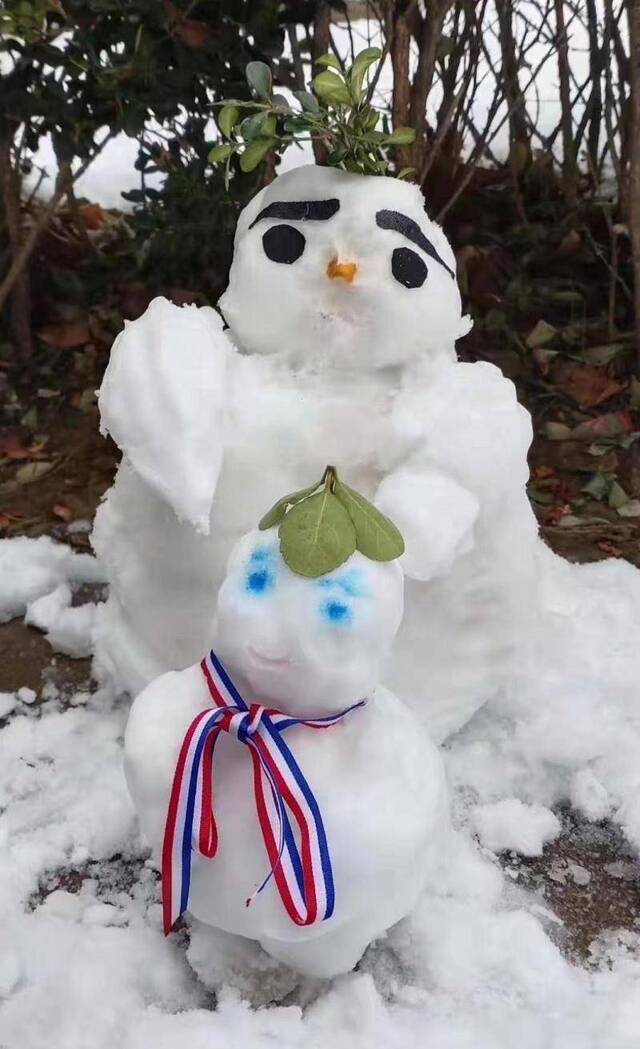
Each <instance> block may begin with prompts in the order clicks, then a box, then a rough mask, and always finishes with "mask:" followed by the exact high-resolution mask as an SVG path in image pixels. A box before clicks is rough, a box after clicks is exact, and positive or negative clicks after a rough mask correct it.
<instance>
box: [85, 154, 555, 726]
mask: <svg viewBox="0 0 640 1049" xmlns="http://www.w3.org/2000/svg"><path fill="white" fill-rule="evenodd" d="M219 308H220V311H221V315H220V314H218V313H217V312H215V311H214V310H213V309H210V308H206V307H205V308H200V309H198V308H196V307H185V308H182V309H180V308H178V307H175V306H173V305H171V304H170V303H169V302H167V301H166V300H164V299H156V300H154V301H153V302H152V303H151V305H150V307H149V309H148V310H147V312H146V313H145V314H144V316H143V317H141V318H140V319H139V320H137V321H135V322H133V323H130V324H128V325H127V326H126V327H125V329H124V331H123V332H122V333H121V334H120V336H119V337H118V339H117V340H116V342H115V344H114V347H113V350H112V354H111V360H110V363H109V366H108V369H107V372H106V375H105V378H104V382H103V385H102V388H101V391H100V400H99V403H100V411H101V418H102V428H103V431H104V432H108V433H109V434H110V435H111V436H112V437H113V439H114V440H115V441H116V443H117V444H118V445H119V447H120V448H121V449H122V452H123V460H122V464H121V466H120V468H119V471H118V475H117V478H116V481H115V484H114V486H113V488H112V489H111V491H110V492H109V493H108V496H107V498H106V500H105V502H104V503H103V505H102V507H101V508H100V510H99V512H98V515H97V518H96V524H95V530H94V535H93V543H94V546H95V549H96V551H97V553H98V555H99V556H100V558H101V559H102V561H103V562H104V564H105V566H106V570H107V574H108V576H109V581H110V594H109V600H108V602H107V603H106V606H104V607H103V608H102V609H101V613H100V617H99V620H98V626H97V635H96V667H97V670H98V673H99V674H100V676H102V677H103V678H104V677H105V676H107V677H109V678H110V679H111V681H112V682H114V683H115V684H116V686H117V687H120V688H123V689H126V690H128V691H130V692H131V693H132V694H134V695H135V694H136V693H137V692H138V691H140V689H141V688H142V687H144V686H145V685H146V684H148V682H149V681H151V680H152V679H153V678H154V677H156V676H157V675H158V674H159V673H162V672H164V671H166V670H170V669H181V668H184V667H188V666H190V665H191V664H193V663H194V662H195V661H196V660H197V659H198V658H199V656H200V654H201V652H202V651H204V650H206V648H207V647H208V644H209V641H210V637H211V631H212V624H213V619H214V613H215V602H216V594H217V591H218V588H219V586H220V584H221V582H222V579H223V575H224V566H225V563H226V560H227V557H228V554H229V551H230V550H231V549H232V547H233V546H234V544H235V542H237V540H238V538H239V537H240V536H241V535H242V534H244V533H245V532H246V531H247V530H248V529H249V528H250V527H251V526H252V524H253V522H255V520H256V518H257V517H258V516H259V514H260V513H261V512H263V510H264V507H265V506H266V505H268V504H269V503H270V502H272V501H273V500H274V499H275V498H276V497H277V496H278V494H280V493H282V492H283V491H285V492H292V491H294V490H296V489H298V488H301V487H303V486H304V484H305V483H307V479H308V477H309V476H310V475H311V476H313V475H314V474H316V473H318V472H319V471H320V470H321V468H322V466H323V464H324V462H326V459H327V458H329V459H330V460H331V461H332V462H334V463H335V464H336V465H337V466H338V467H339V468H340V467H343V466H348V475H349V480H350V482H351V483H353V484H354V485H355V486H356V487H357V488H358V489H359V490H361V491H363V492H364V493H365V494H366V495H367V496H368V497H370V498H375V500H376V503H377V505H378V506H379V507H380V508H381V509H382V510H383V511H384V512H386V513H389V514H390V516H392V517H393V518H394V520H395V521H396V522H397V524H398V526H399V527H400V529H401V531H402V532H403V535H404V538H405V543H406V552H405V555H404V557H403V570H404V573H405V576H406V587H405V617H404V622H403V625H402V628H401V630H400V634H399V637H398V641H397V645H396V647H395V654H394V658H393V659H392V661H391V664H390V666H389V669H388V671H387V676H386V678H385V683H386V684H388V685H389V687H392V688H393V689H394V690H395V691H396V692H397V693H398V695H399V696H400V697H401V698H402V699H403V700H405V701H406V702H407V703H408V704H409V705H410V706H411V707H412V709H413V710H414V711H416V712H417V713H418V714H419V716H420V717H421V719H422V720H423V721H424V722H425V723H426V724H427V726H428V727H429V730H430V733H431V735H432V736H433V738H435V739H436V740H441V739H443V738H444V737H445V736H446V735H447V734H449V733H450V732H452V731H454V730H455V729H457V728H458V727H459V726H460V725H462V724H463V723H464V722H465V721H466V720H467V719H468V718H469V717H470V716H471V714H472V713H473V712H474V711H475V710H476V709H477V708H478V707H479V706H480V705H481V704H482V703H484V702H485V701H486V700H488V699H489V698H491V697H492V696H494V695H497V694H499V693H500V692H501V690H503V689H504V687H505V685H506V683H507V682H508V680H509V677H510V674H511V668H512V666H513V659H514V654H515V653H516V652H517V651H518V648H519V646H520V645H521V643H522V640H523V638H524V637H525V636H526V634H527V631H528V628H529V619H530V616H531V614H532V610H533V608H534V606H535V599H534V597H533V596H532V595H534V593H535V589H536V585H537V572H536V546H537V540H536V535H537V529H536V523H535V519H534V517H533V514H532V513H531V510H530V508H529V505H528V501H527V498H526V494H525V481H526V478H527V464H526V451H527V447H528V444H529V441H530V438H531V424H530V419H529V416H528V414H527V412H526V411H525V410H524V409H523V408H522V407H521V406H520V405H519V404H518V403H517V400H516V396H515V391H514V387H513V385H512V383H511V382H509V381H508V380H507V379H505V378H504V377H503V376H502V374H501V373H500V371H499V370H498V369H497V368H495V367H493V366H491V365H489V364H484V363H478V364H463V363H459V362H457V360H456V356H455V348H454V347H455V341H456V339H457V338H459V337H460V336H462V335H464V334H465V332H466V331H468V329H469V322H468V319H466V318H464V317H463V316H462V313H461V303H460V295H459V291H458V287H457V284H456V280H455V259H454V255H453V252H452V250H451V248H450V246H449V244H448V242H447V240H446V238H445V236H444V234H443V232H442V230H441V229H440V228H439V227H438V226H437V225H436V224H435V223H433V222H431V221H430V219H429V218H428V217H427V215H426V213H425V211H424V202H423V198H422V195H421V193H420V190H419V189H418V188H417V187H416V186H414V185H411V184H408V183H405V182H402V181H399V180H397V179H393V178H386V177H380V176H362V175H354V174H350V173H347V172H344V171H340V170H336V169H333V168H320V167H315V166H308V167H302V168H298V169H295V170H292V171H289V172H287V173H286V174H284V175H282V176H280V177H279V178H277V179H275V181H274V182H272V183H271V184H270V185H269V186H267V187H266V188H265V189H263V190H262V191H261V192H260V193H259V194H258V195H257V196H256V197H255V198H254V199H253V200H252V201H251V202H250V203H249V204H248V205H247V207H246V208H245V210H244V211H243V213H242V215H241V216H240V220H239V223H238V228H237V233H236V239H235V251H234V259H233V265H232V268H231V274H230V280H229V287H228V289H227V291H226V292H225V294H224V295H223V296H222V298H221V300H220V302H219ZM223 318H224V320H223ZM525 595H526V596H525ZM191 673H194V672H191Z"/></svg>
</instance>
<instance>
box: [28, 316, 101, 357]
mask: <svg viewBox="0 0 640 1049" xmlns="http://www.w3.org/2000/svg"><path fill="white" fill-rule="evenodd" d="M38 337H39V338H40V339H42V341H43V342H46V344H47V346H55V348H56V349H58V350H67V349H71V347H73V346H82V345H83V344H84V343H85V342H89V339H90V338H91V335H90V332H89V323H88V321H87V320H86V319H85V320H75V321H65V322H64V323H63V324H48V325H47V326H46V328H42V329H41V330H40V331H39V332H38Z"/></svg>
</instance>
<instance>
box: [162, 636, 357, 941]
mask: <svg viewBox="0 0 640 1049" xmlns="http://www.w3.org/2000/svg"><path fill="white" fill-rule="evenodd" d="M200 666H201V668H202V672H203V674H204V676H205V679H206V682H207V685H208V687H209V692H210V694H211V699H212V701H213V707H207V708H206V709H205V710H201V711H200V713H199V714H196V716H195V718H194V719H193V721H192V722H191V724H190V725H189V728H188V729H187V732H186V735H185V737H184V740H183V742H182V746H181V748H180V754H179V757H178V762H177V765H176V769H175V773H174V777H173V786H172V788H171V796H170V798H169V806H168V809H167V819H166V824H165V831H164V841H163V846H162V911H163V925H164V932H165V935H168V933H170V932H171V929H172V928H173V926H174V924H175V922H176V921H177V920H178V918H179V917H180V915H181V914H183V913H184V911H186V910H187V908H188V905H189V888H190V884H191V862H192V853H193V852H197V853H199V854H200V855H201V856H206V857H208V858H209V859H213V858H214V856H215V855H216V852H217V851H218V830H217V827H216V821H215V817H214V814H213V754H214V748H215V745H216V742H217V740H218V739H219V737H220V733H221V732H227V733H229V735H231V736H233V737H234V738H235V739H237V740H238V742H240V743H244V744H245V745H246V746H247V749H248V751H249V754H250V756H251V761H252V764H253V788H254V794H255V802H256V811H257V814H258V820H259V823H260V829H261V831H262V837H263V839H264V844H265V848H266V851H267V856H268V858H269V863H270V864H271V867H270V870H269V873H268V874H267V876H266V878H265V879H264V881H263V882H262V884H261V885H259V886H258V888H257V889H256V890H255V892H254V893H253V894H252V895H251V896H250V897H249V899H248V900H247V906H248V905H249V904H250V903H251V902H252V901H253V899H254V898H255V897H256V896H257V894H258V893H259V892H262V890H263V889H264V888H265V886H266V885H267V884H268V882H269V880H270V879H271V877H273V878H274V879H275V883H276V885H277V888H278V892H279V893H280V898H281V899H282V902H283V904H284V907H285V910H286V911H287V914H288V915H289V917H290V918H291V920H292V921H293V922H295V923H296V925H313V923H314V922H317V921H325V920H326V919H327V918H330V917H331V915H332V914H333V911H334V907H335V887H334V883H333V871H332V868H331V857H330V854H329V846H328V843H327V836H326V833H325V829H324V825H323V822H322V816H321V813H320V809H319V807H318V803H317V801H316V799H315V797H314V795H313V791H312V790H311V788H310V786H309V784H308V782H307V780H306V779H305V777H304V775H303V774H302V771H301V769H300V767H299V765H298V763H297V762H296V760H295V758H294V756H293V754H292V753H291V750H290V749H289V747H288V746H287V744H286V743H285V741H284V739H283V736H282V734H283V732H285V731H286V729H288V728H291V727H293V726H294V725H304V726H306V727H307V728H313V729H326V728H330V727H331V726H332V725H335V724H336V722H338V721H340V720H341V719H342V718H344V717H345V716H346V715H347V714H349V713H350V712H351V711H352V710H356V709H357V708H358V707H361V706H363V705H364V703H365V700H361V701H360V703H354V704H353V706H351V707H348V708H347V710H343V711H342V712H341V713H340V714H332V715H330V716H329V717H323V718H294V717H290V716H289V715H288V714H283V713H282V712H281V711H279V710H275V709H273V708H269V709H268V708H266V707H263V706H261V705H260V704H259V703H251V704H247V703H246V702H245V700H244V699H243V698H242V696H241V695H240V693H239V692H238V690H237V688H236V687H235V685H234V684H233V682H232V680H231V678H230V677H229V675H228V673H227V671H226V670H225V668H224V666H223V665H222V663H221V662H220V660H219V659H218V657H217V656H216V655H215V653H214V652H210V653H209V655H208V656H206V657H205V658H204V659H203V660H202V662H201V664H200ZM294 828H295V829H294Z"/></svg>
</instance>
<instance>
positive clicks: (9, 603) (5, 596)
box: [0, 535, 104, 623]
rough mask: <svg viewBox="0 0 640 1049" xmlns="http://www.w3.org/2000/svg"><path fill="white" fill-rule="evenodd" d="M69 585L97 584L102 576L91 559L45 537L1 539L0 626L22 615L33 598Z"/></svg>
mask: <svg viewBox="0 0 640 1049" xmlns="http://www.w3.org/2000/svg"><path fill="white" fill-rule="evenodd" d="M68 581H73V582H74V583H100V582H103V581H104V575H103V573H102V571H101V569H100V566H99V564H98V562H97V561H96V559H95V558H94V557H90V556H89V554H77V553H75V552H74V551H73V550H71V549H70V548H69V547H68V546H65V545H64V544H63V543H54V541H53V539H49V537H48V536H45V535H43V536H41V537H40V538H39V539H27V538H25V537H22V536H21V537H19V538H18V539H0V623H5V622H7V620H9V619H13V617H14V616H19V615H22V614H23V613H24V612H25V611H26V608H27V605H28V604H30V603H31V602H32V601H35V600H36V598H39V597H43V596H44V595H45V594H50V593H51V592H52V591H53V590H54V589H55V588H56V587H57V586H58V585H59V584H60V583H64V582H68Z"/></svg>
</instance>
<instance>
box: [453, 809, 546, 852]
mask: <svg viewBox="0 0 640 1049" xmlns="http://www.w3.org/2000/svg"><path fill="white" fill-rule="evenodd" d="M471 823H472V825H473V827H474V830H475V831H476V834H477V835H478V837H479V838H480V841H481V842H482V844H483V845H484V846H485V848H487V849H490V850H491V851H492V852H507V851H508V850H512V851H513V852H519V853H520V854H521V855H522V856H539V855H540V854H541V852H542V848H543V846H544V845H546V843H547V842H548V841H553V839H554V838H557V836H558V834H559V833H560V829H561V828H560V820H559V819H558V817H557V816H555V815H554V813H553V812H551V809H547V808H545V807H544V805H523V803H522V802H521V801H519V800H518V799H517V798H503V799H502V801H497V802H495V804H493V805H480V806H478V808H476V809H475V810H474V811H473V812H472V814H471Z"/></svg>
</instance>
